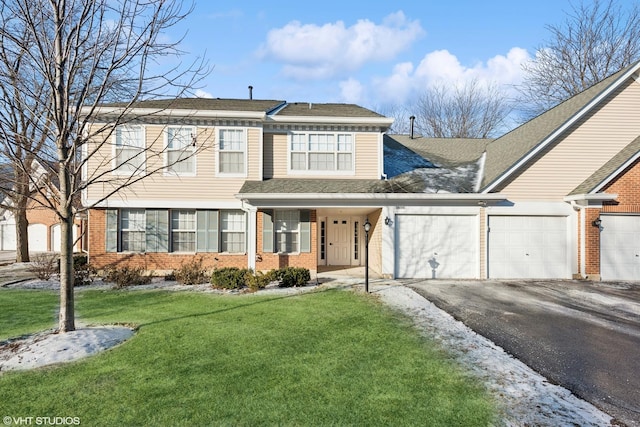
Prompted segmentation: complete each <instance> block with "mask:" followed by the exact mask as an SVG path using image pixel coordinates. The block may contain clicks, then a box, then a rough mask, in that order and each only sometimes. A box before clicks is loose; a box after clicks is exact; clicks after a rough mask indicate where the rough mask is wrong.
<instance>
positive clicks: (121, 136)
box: [116, 126, 144, 148]
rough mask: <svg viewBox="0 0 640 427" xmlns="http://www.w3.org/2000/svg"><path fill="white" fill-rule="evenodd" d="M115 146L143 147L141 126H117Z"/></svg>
mask: <svg viewBox="0 0 640 427" xmlns="http://www.w3.org/2000/svg"><path fill="white" fill-rule="evenodd" d="M116 146H117V147H135V148H144V141H143V138H142V126H119V127H118V128H117V129H116Z"/></svg>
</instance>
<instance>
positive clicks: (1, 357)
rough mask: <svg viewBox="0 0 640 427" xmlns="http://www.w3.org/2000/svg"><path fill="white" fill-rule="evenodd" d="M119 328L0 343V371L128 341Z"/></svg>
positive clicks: (48, 362)
mask: <svg viewBox="0 0 640 427" xmlns="http://www.w3.org/2000/svg"><path fill="white" fill-rule="evenodd" d="M132 335H133V329H131V328H128V327H123V326H101V327H84V328H78V329H76V330H75V331H71V332H66V333H63V334H60V333H55V331H46V332H43V333H40V334H35V335H31V336H29V337H26V338H21V339H17V340H11V341H7V342H4V343H0V372H4V371H11V370H18V369H33V368H37V367H40V366H46V365H51V364H54V363H61V362H69V361H72V360H77V359H81V358H83V357H87V356H90V355H92V354H95V353H98V352H100V351H103V350H106V349H108V348H111V347H113V346H115V345H118V344H120V343H121V342H123V341H125V340H127V339H129V338H130V337H131V336H132Z"/></svg>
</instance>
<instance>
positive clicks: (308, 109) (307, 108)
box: [277, 102, 384, 118]
mask: <svg viewBox="0 0 640 427" xmlns="http://www.w3.org/2000/svg"><path fill="white" fill-rule="evenodd" d="M277 115H278V116H297V117H302V116H320V117H381V118H383V117H384V116H383V115H381V114H378V113H376V112H374V111H371V110H368V109H366V108H363V107H360V106H359V105H356V104H315V103H311V102H292V103H287V105H286V106H285V107H284V108H283V109H282V110H280V111H278V113H277Z"/></svg>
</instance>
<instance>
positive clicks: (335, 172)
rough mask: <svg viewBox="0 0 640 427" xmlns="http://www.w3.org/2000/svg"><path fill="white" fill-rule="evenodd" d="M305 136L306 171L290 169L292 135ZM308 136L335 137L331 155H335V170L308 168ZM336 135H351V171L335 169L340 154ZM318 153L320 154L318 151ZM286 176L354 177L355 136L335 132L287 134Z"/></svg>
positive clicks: (350, 133)
mask: <svg viewBox="0 0 640 427" xmlns="http://www.w3.org/2000/svg"><path fill="white" fill-rule="evenodd" d="M294 134H295V135H305V137H306V141H307V149H306V151H305V153H306V156H307V159H306V160H307V169H306V170H300V169H292V167H291V144H292V138H293V135H294ZM309 134H331V135H334V137H335V144H336V147H335V150H334V151H333V154H335V159H334V162H335V166H336V169H333V170H310V169H308V168H309V153H311V152H312V151H309V146H308V144H309ZM338 135H351V144H352V149H351V151H350V153H351V169H350V170H338V169H337V165H338V163H337V162H338V153H340V151H338V138H337V137H338ZM318 153H321V152H320V151H319V152H318ZM342 153H347V151H342ZM287 174H289V175H327V176H335V175H342V176H354V175H355V174H356V135H355V133H353V132H335V131H328V132H325V131H303V132H289V133H288V134H287Z"/></svg>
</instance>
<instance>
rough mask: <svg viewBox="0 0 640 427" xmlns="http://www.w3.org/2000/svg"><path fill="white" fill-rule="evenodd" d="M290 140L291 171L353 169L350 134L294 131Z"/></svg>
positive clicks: (343, 170)
mask: <svg viewBox="0 0 640 427" xmlns="http://www.w3.org/2000/svg"><path fill="white" fill-rule="evenodd" d="M290 141H291V144H290V146H289V152H290V170H291V171H294V172H302V171H312V172H325V171H341V172H353V171H354V164H353V160H354V156H353V150H354V145H353V135H352V134H349V133H294V134H291V139H290Z"/></svg>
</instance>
